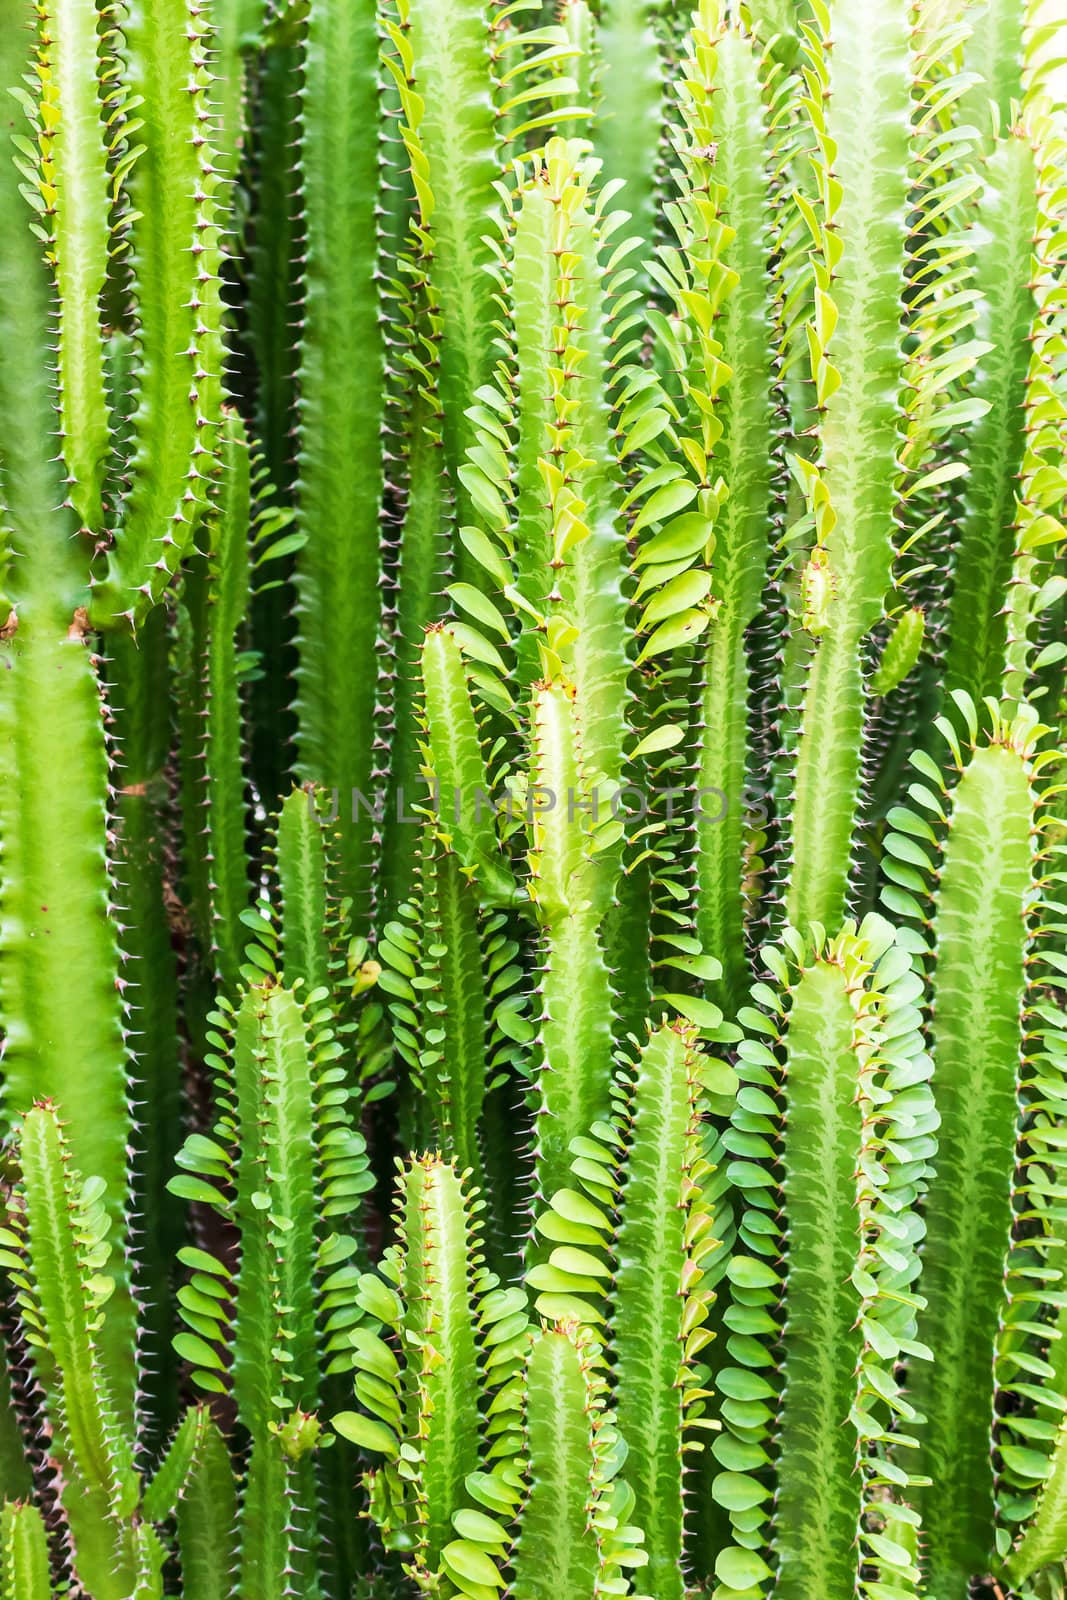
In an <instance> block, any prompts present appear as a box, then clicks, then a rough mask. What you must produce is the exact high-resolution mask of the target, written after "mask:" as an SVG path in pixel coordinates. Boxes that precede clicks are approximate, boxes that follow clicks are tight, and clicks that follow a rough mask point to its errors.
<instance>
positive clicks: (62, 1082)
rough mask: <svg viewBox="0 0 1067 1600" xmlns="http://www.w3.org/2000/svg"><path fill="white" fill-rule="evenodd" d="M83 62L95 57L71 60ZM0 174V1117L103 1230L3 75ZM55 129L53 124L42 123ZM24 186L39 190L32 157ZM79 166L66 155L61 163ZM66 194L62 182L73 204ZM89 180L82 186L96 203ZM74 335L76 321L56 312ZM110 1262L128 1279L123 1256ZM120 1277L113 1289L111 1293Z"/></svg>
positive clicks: (6, 70) (102, 938)
mask: <svg viewBox="0 0 1067 1600" xmlns="http://www.w3.org/2000/svg"><path fill="white" fill-rule="evenodd" d="M31 18H32V13H31V12H30V11H29V10H27V9H26V8H24V7H23V6H22V5H21V4H19V3H17V0H9V3H8V4H7V6H6V7H5V10H4V14H3V22H2V26H0V35H2V39H3V43H2V46H0V50H2V60H0V65H2V71H0V78H2V80H3V83H4V86H5V91H6V89H7V88H8V87H14V86H16V85H19V84H20V81H21V78H22V74H23V72H24V71H25V70H26V69H27V68H28V65H29V58H30V52H31V50H32V48H33V43H34V40H33V35H32V33H31V32H30V31H29V24H30V22H31ZM82 66H83V69H84V71H85V72H87V73H90V74H91V72H92V62H91V61H88V62H84V63H82ZM2 118H3V127H2V132H3V141H2V142H3V145H4V148H3V150H2V151H0V155H2V159H0V192H2V194H3V196H4V213H5V216H7V218H8V219H9V221H8V226H7V227H6V228H5V229H4V230H3V238H2V240H0V302H2V307H0V338H2V339H3V342H4V345H5V348H6V349H7V351H8V355H7V356H6V357H5V359H4V362H3V364H2V371H0V419H2V420H0V505H2V508H3V509H2V512H0V521H2V522H3V523H4V525H5V527H6V529H7V530H8V535H7V536H8V539H9V543H10V554H11V568H10V572H9V576H8V579H7V582H6V585H5V592H6V595H7V603H6V604H5V607H4V611H5V618H4V623H3V627H2V633H3V639H2V642H0V752H2V760H3V767H4V772H5V774H6V778H5V782H4V783H3V784H2V785H0V791H2V792H0V850H2V860H3V874H2V876H3V886H2V888H0V904H2V912H3V914H2V922H0V1022H2V1025H3V1029H4V1035H5V1050H4V1087H3V1094H4V1120H5V1123H6V1124H7V1126H9V1127H10V1125H11V1123H12V1121H13V1120H14V1118H15V1117H16V1116H17V1115H18V1113H19V1112H20V1111H23V1110H26V1109H28V1108H29V1106H30V1105H32V1103H33V1101H34V1099H36V1098H38V1097H42V1096H51V1097H52V1098H53V1099H54V1100H55V1101H56V1103H57V1104H59V1105H61V1106H62V1107H63V1114H64V1116H65V1117H66V1118H67V1119H68V1121H69V1125H70V1138H71V1140H72V1143H73V1145H74V1147H75V1150H76V1153H77V1161H78V1164H79V1167H80V1168H81V1169H82V1170H83V1171H84V1172H86V1173H91V1174H92V1175H93V1176H95V1177H99V1178H100V1179H102V1180H103V1181H104V1182H105V1183H106V1185H107V1206H108V1210H109V1214H110V1216H111V1218H112V1223H113V1226H114V1227H115V1228H116V1231H117V1230H118V1228H119V1227H120V1226H121V1219H122V1217H123V1213H124V1207H125V1184H126V1146H127V1142H128V1138H129V1113H128V1107H127V1102H126V1084H125V1056H126V1052H125V1044H124V1039H123V1018H122V1003H121V996H120V992H119V987H118V980H119V965H118V951H117V946H116V939H115V927H114V922H113V920H112V917H111V899H112V891H111V886H110V883H109V879H108V871H107V861H106V848H105V845H106V830H107V772H108V767H107V753H106V750H105V745H104V727H103V717H102V708H101V704H100V698H99V692H98V688H97V683H96V678H95V674H94V669H93V658H92V656H91V653H90V648H89V644H88V642H87V627H86V622H85V607H86V605H87V604H88V599H89V589H88V576H89V572H88V553H87V552H86V551H85V550H84V549H83V548H82V547H81V543H80V540H79V535H78V528H79V523H78V519H77V516H76V515H75V513H74V511H73V509H72V507H71V505H70V502H69V499H68V489H69V485H68V484H67V482H66V481H65V480H66V476H67V468H66V467H65V465H64V461H63V459H62V457H61V456H60V455H59V454H58V453H57V449H56V440H57V437H59V436H60V435H61V432H62V424H61V409H60V408H61V399H60V395H59V392H58V389H57V387H56V382H55V374H54V373H53V372H52V371H51V370H50V369H49V368H48V367H47V366H46V364H45V363H43V362H42V361H41V359H40V351H41V350H44V349H46V348H47V347H48V346H49V345H50V344H51V343H53V342H54V336H55V330H54V325H53V313H52V309H51V305H50V298H49V282H48V272H47V269H46V265H45V261H44V247H43V245H42V242H41V240H40V238H39V237H38V236H36V235H35V234H34V233H33V232H32V231H31V218H32V217H33V215H34V213H32V212H31V210H30V208H29V206H28V205H27V203H26V201H25V199H24V198H23V195H22V193H20V188H21V187H22V186H23V182H24V180H23V174H22V173H21V172H20V171H19V170H18V169H17V168H16V166H15V164H14V161H13V159H12V157H13V154H14V150H13V147H12V143H11V140H12V136H13V135H17V137H18V138H19V140H20V141H21V143H20V145H19V147H18V148H19V151H20V160H22V161H23V162H24V163H26V162H28V158H27V157H26V156H25V150H26V149H27V148H28V147H30V141H31V139H32V136H33V135H34V134H35V131H36V130H35V128H34V126H33V125H32V124H31V122H30V120H29V118H28V117H27V116H26V115H25V114H24V110H23V106H22V104H20V103H18V102H17V101H16V100H15V99H14V98H12V97H11V96H10V95H7V94H6V93H5V104H4V108H3V112H2ZM54 142H57V143H58V135H57V140H56V141H54ZM28 177H29V179H30V182H29V184H27V187H29V188H30V191H31V193H36V192H39V191H38V189H37V185H38V184H39V183H40V181H41V171H40V168H36V167H33V166H32V165H30V166H29V172H28ZM76 177H77V168H76V166H75V168H74V170H73V172H72V173H71V178H70V181H71V182H73V181H74V180H75V178H76ZM77 199H78V197H77V195H76V194H74V195H71V194H68V196H67V201H66V204H68V205H70V206H71V207H73V206H74V205H75V203H76V201H77ZM97 200H98V196H96V195H90V196H89V197H88V201H89V203H92V204H95V203H96V201H97ZM70 331H71V333H72V335H73V329H71V330H70ZM118 1272H119V1276H120V1279H122V1280H123V1281H124V1282H128V1277H127V1267H126V1262H125V1260H124V1259H122V1260H120V1262H119V1264H118ZM124 1292H125V1291H124V1289H121V1288H120V1291H119V1296H120V1298H122V1297H123V1295H124ZM127 1310H128V1314H127V1315H126V1316H125V1318H123V1317H121V1316H119V1315H118V1314H117V1312H116V1316H115V1317H114V1319H113V1320H112V1322H111V1324H110V1326H109V1335H110V1334H114V1335H115V1339H116V1343H115V1344H114V1345H113V1346H112V1347H111V1348H110V1349H109V1351H108V1359H109V1362H111V1363H112V1365H111V1371H112V1376H113V1377H114V1378H116V1379H117V1378H118V1376H119V1374H121V1383H122V1391H121V1392H122V1404H123V1407H124V1408H127V1407H128V1406H129V1405H130V1404H131V1403H132V1393H133V1384H134V1369H133V1363H132V1359H131V1357H132V1348H133V1330H132V1308H127Z"/></svg>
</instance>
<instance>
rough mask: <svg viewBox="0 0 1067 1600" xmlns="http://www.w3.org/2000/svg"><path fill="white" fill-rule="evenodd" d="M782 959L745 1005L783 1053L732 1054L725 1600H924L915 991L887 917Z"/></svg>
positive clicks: (754, 1047)
mask: <svg viewBox="0 0 1067 1600" xmlns="http://www.w3.org/2000/svg"><path fill="white" fill-rule="evenodd" d="M787 943H788V952H789V953H788V955H787V954H786V953H785V952H783V951H769V952H765V958H766V963H767V966H768V968H769V970H770V971H771V973H772V974H773V976H774V978H775V980H776V986H777V987H776V990H772V989H771V988H770V987H769V986H768V985H760V986H759V988H758V989H757V991H756V993H757V995H758V998H759V999H760V1001H761V1002H762V1003H763V1004H765V1005H773V1006H774V1007H775V1008H776V1009H777V1011H778V1018H777V1020H776V1019H775V1018H773V1017H772V1018H771V1020H772V1021H776V1027H777V1029H778V1032H779V1037H778V1040H777V1043H776V1042H775V1041H774V1040H773V1039H772V1040H770V1041H766V1040H764V1039H762V1038H758V1037H755V1036H753V1037H751V1038H749V1039H747V1040H745V1041H744V1043H743V1044H742V1045H741V1046H740V1048H739V1055H740V1060H739V1063H738V1073H739V1076H740V1078H741V1081H742V1084H743V1085H744V1087H743V1090H742V1093H741V1094H740V1095H739V1096H738V1101H737V1110H736V1113H735V1118H734V1133H733V1135H732V1137H731V1138H730V1140H729V1141H728V1142H729V1145H730V1148H731V1149H732V1150H734V1151H735V1152H736V1158H735V1160H734V1161H733V1162H732V1163H731V1165H730V1167H729V1168H728V1172H729V1175H730V1176H731V1177H732V1178H733V1181H734V1182H735V1184H736V1185H737V1186H738V1187H739V1188H740V1189H742V1190H743V1192H744V1193H745V1195H746V1198H747V1200H748V1204H749V1210H748V1213H747V1215H746V1216H744V1217H743V1218H742V1220H741V1225H740V1232H741V1238H742V1240H743V1241H744V1245H745V1247H746V1248H745V1249H744V1250H739V1251H737V1252H736V1253H735V1254H734V1255H733V1257H732V1259H731V1260H730V1262H729V1264H728V1265H727V1269H726V1270H727V1275H728V1277H729V1279H730V1283H731V1291H732V1304H731V1307H730V1310H729V1312H728V1313H727V1320H728V1325H729V1328H730V1330H731V1337H730V1339H729V1343H728V1346H727V1351H728V1358H729V1359H728V1361H727V1363H726V1364H725V1365H719V1366H717V1369H716V1372H715V1379H714V1381H715V1384H716V1387H717V1388H718V1389H719V1390H720V1391H721V1393H722V1394H724V1395H726V1396H727V1397H728V1399H729V1401H730V1402H731V1403H730V1404H729V1405H724V1407H723V1414H724V1418H725V1420H726V1422H727V1425H728V1429H729V1440H730V1442H729V1444H727V1443H726V1440H725V1439H724V1441H723V1448H722V1451H721V1454H720V1452H719V1450H718V1449H717V1450H716V1454H717V1455H719V1458H720V1460H721V1461H722V1463H723V1466H724V1470H723V1471H722V1472H721V1473H720V1474H719V1476H718V1477H717V1478H716V1480H715V1484H714V1490H713V1492H714V1495H715V1498H716V1500H717V1501H718V1502H719V1504H720V1505H722V1506H723V1507H725V1508H726V1509H727V1510H728V1511H729V1513H730V1517H731V1520H732V1522H733V1524H734V1530H735V1543H734V1545H733V1546H731V1547H727V1548H725V1549H724V1550H722V1551H721V1552H720V1554H719V1556H718V1558H717V1562H716V1573H717V1575H718V1576H719V1578H720V1579H721V1580H722V1585H723V1587H722V1591H721V1593H722V1595H723V1597H724V1600H726V1597H728V1596H732V1595H734V1594H738V1595H740V1594H745V1595H748V1594H754V1595H755V1594H759V1595H767V1594H768V1593H770V1592H772V1588H773V1593H774V1594H775V1595H777V1596H782V1597H786V1596H788V1597H790V1600H792V1597H794V1596H795V1597H797V1600H800V1597H801V1596H807V1595H811V1594H812V1593H815V1592H819V1593H827V1594H831V1593H832V1594H838V1593H843V1592H846V1591H847V1590H851V1589H852V1588H853V1587H854V1586H856V1585H857V1583H858V1582H862V1581H867V1582H871V1583H872V1584H884V1585H885V1586H886V1587H887V1588H891V1589H894V1590H896V1592H898V1593H900V1594H909V1595H918V1593H919V1572H918V1569H917V1566H916V1564H915V1561H914V1559H913V1551H914V1533H913V1528H914V1525H915V1521H916V1519H915V1514H914V1512H913V1511H912V1509H911V1506H910V1503H909V1502H910V1499H911V1493H910V1492H909V1487H908V1486H909V1477H908V1462H909V1460H910V1457H911V1454H912V1452H911V1451H910V1450H908V1449H907V1448H906V1446H907V1441H908V1440H909V1439H911V1437H912V1431H913V1426H914V1411H913V1409H912V1407H911V1406H909V1404H908V1402H907V1401H906V1400H905V1399H904V1398H903V1396H902V1394H901V1390H900V1384H899V1381H898V1378H897V1377H896V1376H894V1364H895V1363H897V1362H899V1360H900V1358H901V1357H902V1356H903V1355H905V1354H907V1355H909V1356H911V1357H913V1358H915V1359H918V1358H920V1357H921V1356H922V1347H921V1346H920V1345H919V1344H918V1343H917V1336H916V1328H915V1320H916V1319H915V1311H916V1306H917V1304H919V1303H920V1302H918V1301H917V1299H916V1291H915V1284H916V1279H917V1278H918V1274H919V1258H918V1249H917V1247H918V1244H919V1242H920V1240H921V1237H922V1222H921V1220H920V1217H919V1213H918V1208H917V1202H918V1200H919V1198H920V1196H921V1194H922V1191H923V1187H924V1179H925V1177H926V1174H927V1167H926V1158H927V1157H928V1156H929V1155H930V1154H932V1152H933V1142H932V1140H931V1139H930V1134H931V1132H932V1130H933V1128H934V1126H935V1123H936V1118H935V1116H934V1110H933V1099H932V1096H931V1094H930V1090H929V1086H928V1083H927V1080H928V1079H929V1077H930V1074H931V1062H930V1060H929V1057H928V1056H927V1055H926V1054H925V1052H924V1049H923V1043H922V1037H921V1034H920V1032H919V1028H918V1024H919V1021H920V1016H919V1012H918V1010H917V1009H916V1008H915V1006H914V1004H913V1002H914V998H915V995H916V993H917V992H918V989H919V984H918V982H917V980H916V975H915V973H914V972H913V971H912V969H911V963H910V961H909V958H908V956H907V954H906V952H905V951H904V949H903V948H902V947H901V946H900V945H897V944H894V942H893V930H892V929H891V928H890V926H889V925H888V924H887V923H886V922H885V921H884V920H883V919H881V918H879V917H871V918H869V919H867V920H866V921H865V922H864V923H863V925H862V926H861V927H860V928H859V929H858V930H857V929H856V928H855V926H854V925H852V924H846V925H845V928H844V929H843V931H842V933H841V934H840V936H839V937H838V938H837V939H835V940H833V941H828V942H827V941H824V940H823V938H822V936H821V934H820V935H817V937H816V941H815V944H814V946H813V947H812V946H806V944H805V942H804V941H802V940H800V939H799V938H798V937H797V935H796V934H794V933H793V932H792V931H791V930H790V932H789V934H788V940H787ZM746 1015H747V1014H746ZM754 1020H757V1021H760V1022H762V1021H763V1020H765V1019H763V1018H760V1016H759V1013H754ZM760 1031H761V1032H762V1028H761V1029H760ZM776 1102H777V1104H776ZM721 1360H722V1357H721V1356H720V1361H721ZM738 1402H740V1403H738ZM772 1444H773V1448H774V1457H775V1472H776V1483H777V1492H776V1493H775V1495H774V1498H773V1501H772V1499H771V1497H770V1495H769V1492H768V1472H769V1469H770V1465H771V1456H770V1447H771V1446H772ZM861 1565H862V1568H863V1571H864V1578H863V1579H861V1578H860V1574H859V1568H860V1566H861ZM772 1569H773V1578H772Z"/></svg>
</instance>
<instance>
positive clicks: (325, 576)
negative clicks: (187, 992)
mask: <svg viewBox="0 0 1067 1600" xmlns="http://www.w3.org/2000/svg"><path fill="white" fill-rule="evenodd" d="M305 30H306V31H305V35H304V82H303V87H302V90H301V106H300V144H299V152H300V153H299V160H300V174H301V193H300V204H301V210H302V218H303V264H304V278H303V305H302V315H301V327H300V356H299V371H298V386H299V399H298V402H297V415H298V418H299V430H298V446H299V458H298V471H297V486H296V490H297V504H298V515H297V526H298V528H299V529H300V531H301V532H302V533H303V534H304V535H305V539H304V543H303V547H302V548H301V550H300V551H299V554H298V556H297V572H296V585H297V596H298V605H297V655H298V664H297V673H296V681H297V695H296V705H295V708H294V709H295V711H296V715H297V771H298V774H299V776H300V778H301V779H310V780H312V781H314V782H316V783H321V784H325V785H326V786H328V787H330V788H337V789H338V790H339V792H340V805H341V808H342V812H341V814H342V819H343V825H342V829H341V834H340V851H341V859H340V868H341V875H342V882H343V887H344V892H345V893H346V894H348V895H350V896H351V897H352V898H353V901H354V902H355V904H356V907H357V911H358V912H359V914H361V915H362V914H364V913H365V910H366V906H367V893H368V888H369V881H370V876H369V875H370V868H371V860H372V854H371V848H370V845H371V839H370V827H369V822H368V814H367V812H366V811H365V810H358V811H354V810H353V791H360V792H363V793H365V794H369V791H370V789H371V774H372V769H373V762H372V754H371V751H372V741H373V727H374V707H375V698H376V682H377V661H376V654H375V640H376V638H377V633H378V622H379V614H380V592H379V554H378V547H379V532H378V526H379V518H380V514H381V503H382V490H383V462H382V439H381V432H382V420H383V403H382V393H383V378H384V366H385V363H384V343H383V338H382V330H381V326H380V319H381V306H380V303H379V275H378V244H377V226H376V213H377V206H378V188H379V172H378V166H379V148H378V146H379V125H378V92H379V90H378V27H377V18H376V13H375V8H374V6H373V4H372V3H371V0H357V3H355V4H348V3H346V0H314V3H313V4H312V5H311V6H310V7H309V9H308V16H307V22H306V23H305ZM339 193H340V194H344V195H345V196H346V197H347V199H346V203H345V204H344V205H339V204H338V194H339Z"/></svg>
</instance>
